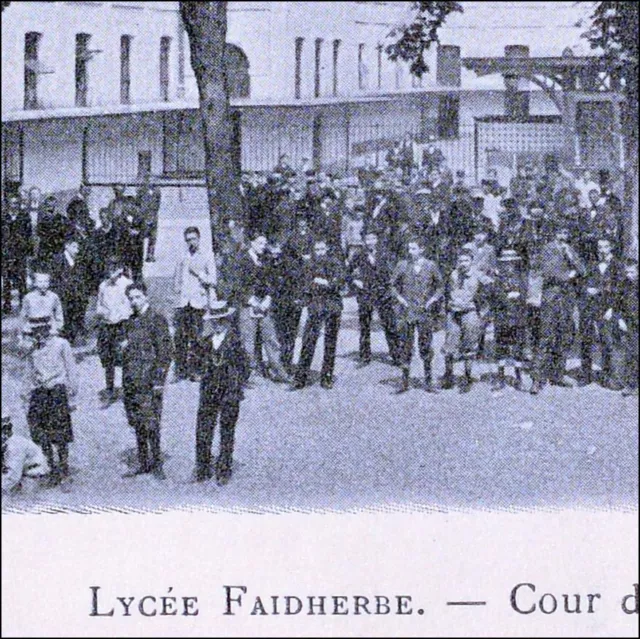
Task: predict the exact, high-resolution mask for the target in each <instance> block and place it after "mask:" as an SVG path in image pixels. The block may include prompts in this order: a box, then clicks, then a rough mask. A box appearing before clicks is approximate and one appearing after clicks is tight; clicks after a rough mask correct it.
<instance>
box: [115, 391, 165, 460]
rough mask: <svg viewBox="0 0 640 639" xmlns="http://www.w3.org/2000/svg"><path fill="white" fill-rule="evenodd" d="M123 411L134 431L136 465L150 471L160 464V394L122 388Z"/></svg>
mask: <svg viewBox="0 0 640 639" xmlns="http://www.w3.org/2000/svg"><path fill="white" fill-rule="evenodd" d="M124 410H125V412H126V414H127V420H128V422H129V425H130V426H131V427H132V428H133V429H134V430H135V433H136V445H137V447H138V464H139V466H140V468H141V469H144V470H147V471H149V470H151V469H153V468H158V467H160V465H161V464H162V458H161V454H160V419H161V417H162V393H160V392H158V393H156V392H154V391H153V389H151V388H128V387H127V386H125V388H124Z"/></svg>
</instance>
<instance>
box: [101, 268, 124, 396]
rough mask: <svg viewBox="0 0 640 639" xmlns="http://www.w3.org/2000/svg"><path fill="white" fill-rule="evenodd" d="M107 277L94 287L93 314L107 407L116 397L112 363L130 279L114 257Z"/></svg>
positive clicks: (117, 360)
mask: <svg viewBox="0 0 640 639" xmlns="http://www.w3.org/2000/svg"><path fill="white" fill-rule="evenodd" d="M106 272H107V279H106V280H104V281H103V282H102V283H101V284H100V286H99V288H98V303H97V310H96V314H97V316H98V319H99V321H100V324H99V326H98V343H97V346H98V356H99V357H100V363H101V364H102V367H103V368H104V376H105V386H106V387H105V390H104V391H103V392H102V393H101V396H102V398H103V399H104V401H105V405H106V406H108V405H109V404H111V403H112V402H113V401H115V399H116V393H115V375H116V366H122V362H121V360H122V353H121V352H120V344H121V343H122V342H123V341H124V340H125V338H126V329H125V322H126V320H127V319H129V317H130V316H131V304H129V299H128V298H127V294H126V290H127V286H129V284H131V283H132V282H131V280H130V279H129V278H128V277H126V276H125V275H124V267H123V266H122V264H121V263H120V261H119V260H118V259H117V258H114V257H111V258H109V259H108V260H107V268H106Z"/></svg>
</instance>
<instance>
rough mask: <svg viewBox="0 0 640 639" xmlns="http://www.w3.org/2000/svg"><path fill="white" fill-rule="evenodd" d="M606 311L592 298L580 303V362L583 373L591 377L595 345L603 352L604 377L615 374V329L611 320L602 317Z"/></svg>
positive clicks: (608, 377) (607, 377)
mask: <svg viewBox="0 0 640 639" xmlns="http://www.w3.org/2000/svg"><path fill="white" fill-rule="evenodd" d="M605 311H606V309H605ZM605 311H603V310H602V309H599V308H598V307H597V305H596V304H594V303H593V302H592V301H590V300H584V301H582V302H581V304H580V363H581V368H582V374H583V375H584V376H585V377H587V378H591V372H592V368H593V351H594V346H598V347H599V348H600V352H601V353H602V362H601V366H602V375H603V377H604V379H605V380H606V379H610V378H611V377H612V375H613V374H614V370H613V348H614V343H613V334H614V330H615V329H614V327H613V326H612V323H611V322H607V321H606V320H604V319H603V317H601V315H603V314H604V312H605ZM613 322H615V319H614V320H613Z"/></svg>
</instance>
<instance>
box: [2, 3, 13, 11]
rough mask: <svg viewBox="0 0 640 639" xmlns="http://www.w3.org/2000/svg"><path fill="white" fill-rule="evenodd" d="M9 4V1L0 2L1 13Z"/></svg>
mask: <svg viewBox="0 0 640 639" xmlns="http://www.w3.org/2000/svg"><path fill="white" fill-rule="evenodd" d="M10 4H11V1H10V0H9V1H8V2H5V0H2V11H4V10H5V9H6V8H7V7H8V6H9V5H10Z"/></svg>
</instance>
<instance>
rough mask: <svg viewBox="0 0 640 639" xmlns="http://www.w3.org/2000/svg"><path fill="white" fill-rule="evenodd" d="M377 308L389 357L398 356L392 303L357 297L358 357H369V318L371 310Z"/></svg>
mask: <svg viewBox="0 0 640 639" xmlns="http://www.w3.org/2000/svg"><path fill="white" fill-rule="evenodd" d="M374 309H375V310H377V311H378V315H379V317H380V323H381V324H382V330H383V331H384V336H385V339H386V340H387V348H388V349H389V355H390V356H391V359H393V360H396V359H397V356H398V352H397V351H398V348H397V347H398V335H397V330H396V317H395V312H394V309H393V304H392V303H391V301H389V300H385V299H377V300H375V301H372V300H365V299H358V322H359V325H360V348H359V353H360V358H361V359H364V360H368V359H371V320H372V319H373V311H374Z"/></svg>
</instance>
